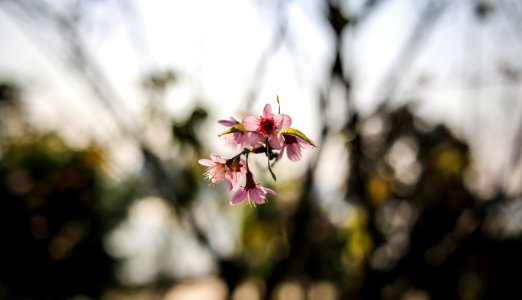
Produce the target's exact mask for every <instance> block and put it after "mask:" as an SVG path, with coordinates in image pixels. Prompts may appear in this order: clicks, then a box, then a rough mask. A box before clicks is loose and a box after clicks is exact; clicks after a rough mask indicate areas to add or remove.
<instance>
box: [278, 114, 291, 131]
mask: <svg viewBox="0 0 522 300" xmlns="http://www.w3.org/2000/svg"><path fill="white" fill-rule="evenodd" d="M274 121H275V123H276V126H277V129H279V130H285V129H288V128H290V126H292V118H290V116H289V115H287V114H280V115H276V116H275V117H274Z"/></svg>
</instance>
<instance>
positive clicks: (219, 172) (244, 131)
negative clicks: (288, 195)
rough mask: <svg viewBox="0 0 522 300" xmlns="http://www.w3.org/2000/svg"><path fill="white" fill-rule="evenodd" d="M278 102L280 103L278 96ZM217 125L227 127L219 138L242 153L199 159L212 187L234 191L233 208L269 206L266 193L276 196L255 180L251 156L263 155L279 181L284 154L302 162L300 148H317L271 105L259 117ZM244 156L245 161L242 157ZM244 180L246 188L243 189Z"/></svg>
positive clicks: (212, 155) (232, 197) (226, 121)
mask: <svg viewBox="0 0 522 300" xmlns="http://www.w3.org/2000/svg"><path fill="white" fill-rule="evenodd" d="M277 103H278V104H279V97H278V98H277ZM278 110H280V108H279V109H278ZM218 123H219V124H221V125H223V126H226V127H228V129H227V130H225V131H224V132H222V133H221V134H219V136H223V137H224V138H226V139H228V140H229V141H231V142H232V143H234V144H235V145H237V147H238V149H240V151H241V152H239V153H238V154H237V155H236V156H234V157H232V158H230V159H226V158H224V157H221V156H219V155H217V154H214V153H212V154H210V159H200V160H199V163H200V164H201V165H203V166H206V167H207V169H206V170H205V172H204V175H205V177H206V178H207V179H208V180H209V181H210V183H211V184H212V185H215V184H216V183H218V182H224V183H225V184H226V185H227V188H228V189H229V190H230V191H233V190H234V191H235V192H234V193H233V194H232V196H231V198H230V204H232V205H237V204H240V203H243V202H247V203H250V204H251V205H254V206H255V205H256V204H263V203H266V197H267V194H272V195H276V193H275V192H274V191H273V190H271V189H269V188H266V187H264V186H262V185H261V184H260V183H256V182H255V181H254V176H253V174H252V171H251V170H250V169H249V167H248V157H249V156H250V155H259V154H260V155H264V156H265V157H266V159H267V169H268V171H269V172H270V175H272V178H273V179H274V181H275V180H277V179H276V175H275V173H274V171H273V170H272V167H273V166H274V165H275V163H276V162H277V161H279V160H281V159H282V158H283V156H284V153H285V151H286V156H287V157H288V159H290V160H291V161H299V160H301V158H302V153H301V149H311V148H313V147H315V144H314V143H313V142H312V141H311V140H310V139H309V138H308V137H307V136H306V135H305V134H304V133H302V132H300V131H299V130H297V129H295V128H291V127H290V126H291V125H292V118H290V116H289V115H286V114H281V113H279V112H278V114H274V113H273V112H272V106H271V105H270V104H266V105H265V107H264V109H263V114H262V115H261V116H259V117H255V116H246V117H244V118H243V119H242V121H241V122H240V121H238V120H237V119H235V118H234V117H230V118H229V119H228V120H219V121H218ZM243 156H244V157H245V159H242V158H241V157H243ZM243 178H245V185H244V186H241V187H240V183H241V181H242V179H243Z"/></svg>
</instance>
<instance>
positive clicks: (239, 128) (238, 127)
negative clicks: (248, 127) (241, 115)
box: [218, 123, 245, 136]
mask: <svg viewBox="0 0 522 300" xmlns="http://www.w3.org/2000/svg"><path fill="white" fill-rule="evenodd" d="M235 132H245V127H244V126H243V124H241V123H237V124H236V125H234V126H232V127H230V128H229V129H227V130H225V131H223V132H222V133H220V134H219V135H218V136H222V135H225V134H230V133H235Z"/></svg>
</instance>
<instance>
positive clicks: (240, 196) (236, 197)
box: [230, 188, 248, 205]
mask: <svg viewBox="0 0 522 300" xmlns="http://www.w3.org/2000/svg"><path fill="white" fill-rule="evenodd" d="M247 195H248V193H247V191H246V190H245V188H241V189H239V190H237V192H235V193H234V194H233V195H232V197H231V198H230V204H231V205H237V204H239V203H241V202H243V201H245V199H246V197H247Z"/></svg>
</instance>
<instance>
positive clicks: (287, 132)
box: [280, 128, 317, 147]
mask: <svg viewBox="0 0 522 300" xmlns="http://www.w3.org/2000/svg"><path fill="white" fill-rule="evenodd" d="M280 133H281V134H283V135H292V136H295V137H298V138H300V139H302V140H303V141H305V142H307V143H308V144H310V145H312V146H314V147H317V146H316V145H315V144H314V142H312V140H310V139H309V138H308V137H307V136H306V135H305V134H304V133H302V132H301V131H299V130H297V129H294V128H288V129H285V130H281V131H280Z"/></svg>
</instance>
